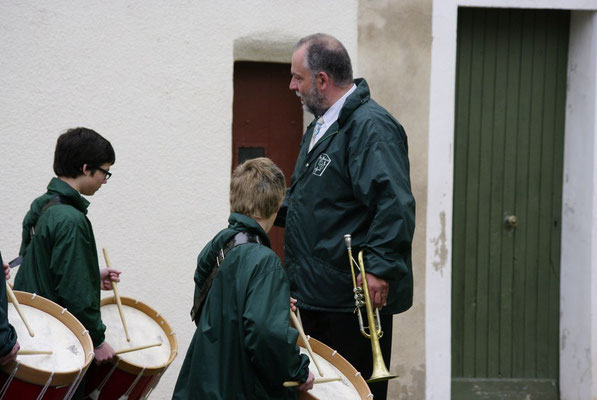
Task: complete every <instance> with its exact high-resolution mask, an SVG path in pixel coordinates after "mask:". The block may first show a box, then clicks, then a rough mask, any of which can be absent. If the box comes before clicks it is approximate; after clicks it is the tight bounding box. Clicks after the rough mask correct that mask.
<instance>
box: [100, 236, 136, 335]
mask: <svg viewBox="0 0 597 400" xmlns="http://www.w3.org/2000/svg"><path fill="white" fill-rule="evenodd" d="M102 251H103V252H104V259H105V260H106V267H108V268H112V266H111V263H110V259H109V258H108V250H106V248H105V247H104V248H102ZM112 290H113V291H114V298H115V299H116V305H117V306H118V312H119V313H120V319H121V320H122V326H123V327H124V336H126V341H127V342H130V341H131V338H130V337H129V331H128V329H127V328H126V321H125V320H124V314H123V312H122V303H121V302H120V296H119V295H118V289H117V288H116V282H114V281H112Z"/></svg>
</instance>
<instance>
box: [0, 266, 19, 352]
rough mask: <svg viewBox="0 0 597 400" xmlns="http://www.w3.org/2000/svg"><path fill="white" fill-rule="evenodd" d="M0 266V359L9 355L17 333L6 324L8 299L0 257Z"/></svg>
mask: <svg viewBox="0 0 597 400" xmlns="http://www.w3.org/2000/svg"><path fill="white" fill-rule="evenodd" d="M0 266H2V282H0V357H3V356H5V355H7V354H8V353H10V351H11V350H12V348H13V347H14V346H15V343H16V342H17V332H16V331H15V328H14V327H13V326H12V325H11V324H10V323H9V322H8V299H7V298H6V277H5V276H4V264H3V260H2V256H1V255H0Z"/></svg>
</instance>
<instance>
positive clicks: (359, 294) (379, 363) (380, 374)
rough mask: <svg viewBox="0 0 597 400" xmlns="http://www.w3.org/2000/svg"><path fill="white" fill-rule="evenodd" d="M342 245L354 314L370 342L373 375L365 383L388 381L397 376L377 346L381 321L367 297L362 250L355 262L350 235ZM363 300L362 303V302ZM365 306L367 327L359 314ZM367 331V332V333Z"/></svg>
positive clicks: (345, 236) (368, 296) (367, 288)
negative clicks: (349, 273)
mask: <svg viewBox="0 0 597 400" xmlns="http://www.w3.org/2000/svg"><path fill="white" fill-rule="evenodd" d="M344 243H345V244H346V248H347V250H348V261H349V263H350V272H351V273H352V285H353V292H354V299H355V306H356V308H355V313H356V314H357V317H358V320H359V328H360V330H361V334H362V335H363V336H364V337H366V338H367V339H369V340H370V341H371V352H372V353H373V373H372V374H371V377H370V378H369V379H367V382H369V383H373V382H379V381H385V380H389V379H394V378H396V377H397V375H392V374H391V373H390V372H389V371H388V369H387V368H386V365H385V363H384V360H383V356H382V354H381V347H380V346H379V338H380V337H382V336H383V331H382V330H381V320H380V318H379V309H378V308H376V309H375V315H374V311H373V306H372V304H371V296H370V295H369V285H368V283H367V276H366V275H365V264H364V263H363V250H361V251H359V262H358V264H357V262H356V261H355V259H354V258H353V257H352V246H351V236H350V234H346V235H344ZM355 266H356V267H357V268H358V269H359V271H360V273H361V277H362V280H363V286H362V287H361V286H357V275H356V274H355V271H354V269H355ZM363 299H364V301H363ZM362 306H365V309H366V311H367V322H368V324H369V326H367V327H364V326H363V315H362V313H361V307H362ZM367 331H368V332H367Z"/></svg>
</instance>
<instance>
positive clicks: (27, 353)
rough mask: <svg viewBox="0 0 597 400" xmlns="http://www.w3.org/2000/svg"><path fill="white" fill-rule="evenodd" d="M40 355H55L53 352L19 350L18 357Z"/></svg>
mask: <svg viewBox="0 0 597 400" xmlns="http://www.w3.org/2000/svg"><path fill="white" fill-rule="evenodd" d="M38 354H54V352H53V351H52V350H22V349H21V350H19V351H18V352H17V355H19V356H35V355H38Z"/></svg>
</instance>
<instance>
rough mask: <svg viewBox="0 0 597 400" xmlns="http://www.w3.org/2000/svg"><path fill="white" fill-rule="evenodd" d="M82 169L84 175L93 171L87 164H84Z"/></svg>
mask: <svg viewBox="0 0 597 400" xmlns="http://www.w3.org/2000/svg"><path fill="white" fill-rule="evenodd" d="M81 171H83V174H84V175H87V173H88V172H89V173H91V171H90V170H89V167H88V166H87V164H83V168H81Z"/></svg>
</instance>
